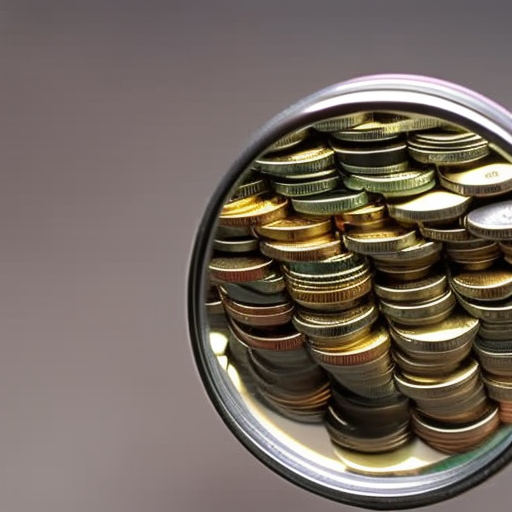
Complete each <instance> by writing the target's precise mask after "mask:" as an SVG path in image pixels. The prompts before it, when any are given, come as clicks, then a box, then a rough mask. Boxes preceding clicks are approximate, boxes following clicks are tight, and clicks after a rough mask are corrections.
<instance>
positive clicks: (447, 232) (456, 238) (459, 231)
mask: <svg viewBox="0 0 512 512" xmlns="http://www.w3.org/2000/svg"><path fill="white" fill-rule="evenodd" d="M419 228H420V233H421V234H422V235H423V236H424V237H425V238H429V239H430V240H437V241H439V242H461V241H466V240H474V239H475V237H474V236H473V235H471V234H470V233H469V232H468V231H467V230H466V229H465V228H462V227H459V226H457V227H453V228H447V227H443V228H434V227H431V226H423V225H420V226H419Z"/></svg>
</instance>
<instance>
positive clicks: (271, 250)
mask: <svg viewBox="0 0 512 512" xmlns="http://www.w3.org/2000/svg"><path fill="white" fill-rule="evenodd" d="M260 251H261V252H262V254H264V255H265V256H268V257H269V258H273V259H275V260H277V261H283V262H290V261H315V260H323V259H327V258H331V257H333V256H336V255H338V254H340V253H341V251H342V249H341V241H340V240H339V239H338V238H337V237H335V236H334V235H323V236H321V237H317V238H312V239H309V240H305V241H302V242H295V243H292V242H289V243H287V242H274V241H270V240H262V241H261V242H260Z"/></svg>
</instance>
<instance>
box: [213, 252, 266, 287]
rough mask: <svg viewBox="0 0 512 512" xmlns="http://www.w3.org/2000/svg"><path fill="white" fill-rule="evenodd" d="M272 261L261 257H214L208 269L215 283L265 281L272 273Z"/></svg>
mask: <svg viewBox="0 0 512 512" xmlns="http://www.w3.org/2000/svg"><path fill="white" fill-rule="evenodd" d="M271 266H272V260H271V259H269V258H265V257H263V256H236V257H214V258H212V259H211V260H210V264H209V265H208V269H209V271H210V277H211V279H212V280H214V281H217V282H227V283H243V282H247V281H256V280H258V279H265V278H266V277H268V276H269V275H270V274H271V273H272V268H271Z"/></svg>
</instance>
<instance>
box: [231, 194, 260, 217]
mask: <svg viewBox="0 0 512 512" xmlns="http://www.w3.org/2000/svg"><path fill="white" fill-rule="evenodd" d="M261 199H262V198H261V194H255V195H252V196H249V197H244V198H242V199H235V200H233V201H230V202H229V203H226V204H225V205H224V206H223V207H222V212H221V215H232V214H237V213H243V212H246V211H249V210H251V209H253V208H254V207H255V206H257V205H258V204H260V203H261Z"/></svg>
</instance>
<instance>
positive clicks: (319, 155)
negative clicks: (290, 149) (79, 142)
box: [255, 146, 334, 176]
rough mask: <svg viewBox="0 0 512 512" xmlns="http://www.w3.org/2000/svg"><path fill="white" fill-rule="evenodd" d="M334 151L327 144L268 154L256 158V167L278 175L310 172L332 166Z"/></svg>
mask: <svg viewBox="0 0 512 512" xmlns="http://www.w3.org/2000/svg"><path fill="white" fill-rule="evenodd" d="M333 164H334V151H333V150H332V149H331V148H328V147H326V146H316V147H312V148H308V149H302V150H301V151H297V152H295V153H286V154H285V153H272V154H266V155H264V156H262V157H261V158H259V159H258V160H256V162H255V167H256V168H257V169H259V170H262V171H265V172H267V173H269V174H274V175H276V176H283V175H287V174H303V173H310V172H315V171H319V170H322V169H325V168H326V167H332V165H333Z"/></svg>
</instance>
